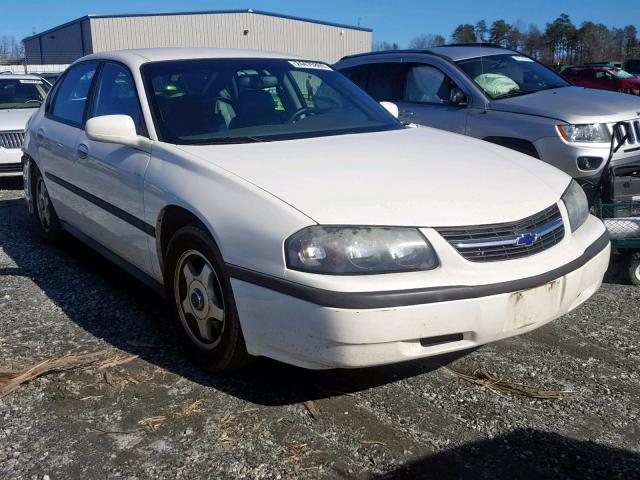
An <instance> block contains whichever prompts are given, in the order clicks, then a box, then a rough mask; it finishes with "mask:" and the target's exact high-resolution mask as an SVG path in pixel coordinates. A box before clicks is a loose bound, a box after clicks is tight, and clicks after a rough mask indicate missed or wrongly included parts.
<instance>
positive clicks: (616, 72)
mask: <svg viewBox="0 0 640 480" xmlns="http://www.w3.org/2000/svg"><path fill="white" fill-rule="evenodd" d="M609 71H610V72H611V73H613V74H614V75H615V76H616V77H618V78H635V77H634V76H633V75H631V74H630V73H629V72H625V71H624V70H622V69H621V68H620V69H616V70H609Z"/></svg>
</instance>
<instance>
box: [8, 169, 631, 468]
mask: <svg viewBox="0 0 640 480" xmlns="http://www.w3.org/2000/svg"><path fill="white" fill-rule="evenodd" d="M19 188H20V185H19V184H18V182H7V181H4V182H0V371H2V370H12V369H18V368H22V367H26V366H30V365H33V364H35V363H37V362H39V361H40V360H43V359H47V358H57V357H60V356H62V355H64V354H65V353H66V352H72V353H90V352H99V351H105V350H107V351H108V352H109V353H110V354H113V355H118V356H119V358H128V357H130V356H136V358H134V359H133V360H132V361H129V362H128V363H124V364H121V365H117V366H112V367H109V368H106V369H99V368H98V365H92V366H89V367H86V368H80V369H75V370H72V371H67V372H64V373H54V374H51V375H48V376H45V377H42V378H39V379H37V380H35V381H33V382H31V383H28V384H24V385H22V386H20V387H19V388H18V389H17V390H16V391H14V392H13V393H11V394H9V395H7V396H5V397H3V398H0V478H2V479H51V480H53V479H69V478H127V479H134V478H189V479H200V478H202V479H204V478H250V479H261V478H264V479H289V478H314V479H315V478H326V479H334V478H353V479H365V478H366V479H390V478H411V479H413V478H429V479H432V478H433V479H446V478H456V479H457V478H463V479H466V478H468V479H495V478H524V479H539V478H545V479H549V478H553V479H556V478H557V479H564V478H575V479H591V478H607V479H612V478H615V479H631V478H640V424H639V419H640V415H639V412H640V374H639V369H638V367H639V365H640V328H639V327H640V318H639V317H640V288H634V287H631V286H628V285H625V284H624V282H623V281H622V280H618V275H616V273H615V271H613V272H612V273H611V274H610V275H608V277H607V283H605V285H603V287H602V289H601V290H600V291H599V292H598V293H597V294H596V295H595V296H594V297H593V298H592V299H591V300H589V301H588V302H587V303H586V304H585V305H583V306H582V307H580V308H579V309H577V310H576V311H574V312H572V313H571V314H569V315H566V316H565V317H563V318H561V319H559V320H557V321H555V322H552V323H551V324H549V325H547V326H545V327H543V328H541V329H539V330H537V331H535V332H533V333H530V334H527V335H523V336H520V337H516V338H512V339H508V340H505V341H501V342H498V343H496V344H493V345H488V346H485V347H483V348H480V349H478V350H475V351H471V352H464V353H461V354H459V355H456V356H454V357H447V358H436V359H431V360H425V361H417V362H412V363H407V364H402V365H394V366H387V367H382V368H372V369H366V370H357V371H329V372H310V371H306V370H302V369H298V368H294V367H290V366H286V365H283V364H280V363H277V362H274V361H269V360H266V359H263V360H259V361H257V362H256V363H255V364H254V365H253V366H252V367H250V368H249V369H247V370H245V371H243V372H240V373H237V374H234V375H231V376H226V377H222V376H211V375H207V374H204V373H202V372H200V371H199V370H197V369H196V368H194V367H193V366H192V365H190V364H189V363H188V362H186V361H185V360H184V358H183V355H182V354H181V351H180V349H179V348H178V347H177V346H176V344H175V342H174V339H173V336H172V334H171V331H170V328H169V327H168V326H167V322H166V321H165V320H166V319H165V314H164V307H163V303H162V299H160V298H159V297H157V296H155V295H154V294H152V293H150V292H149V291H147V290H145V289H144V288H143V287H141V286H140V285H139V284H137V283H136V282H135V281H134V280H131V279H130V278H129V277H127V275H126V274H124V273H123V272H121V271H120V270H118V269H117V268H116V267H114V266H112V265H111V264H110V263H109V262H107V261H106V260H103V259H102V258H101V257H100V256H98V255H97V254H96V253H94V252H93V251H91V250H90V249H88V248H86V247H84V246H83V245H82V244H80V243H79V242H77V241H75V240H73V239H71V238H70V239H68V240H67V241H66V244H65V245H64V246H63V247H61V248H53V247H49V246H47V245H45V244H44V243H42V241H40V240H39V239H38V237H37V235H36V233H35V229H34V227H33V225H32V224H31V223H30V220H29V219H28V218H27V216H26V207H25V204H24V200H23V199H22V193H21V192H20V190H19ZM476 369H483V370H485V371H488V372H492V373H493V374H495V375H496V376H497V377H499V378H501V379H504V380H507V381H510V382H520V383H526V384H529V385H533V386H536V387H540V388H544V389H554V390H569V391H572V392H574V394H575V399H572V400H556V401H540V400H534V399H531V398H521V397H515V396H511V395H508V394H498V393H495V392H493V391H491V390H488V389H486V388H482V387H479V386H477V385H474V384H471V383H468V382H465V381H464V380H461V379H460V378H458V377H456V376H455V375H454V374H453V373H452V370H456V371H460V372H465V373H471V372H473V371H474V370H476Z"/></svg>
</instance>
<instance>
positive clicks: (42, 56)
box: [24, 20, 91, 64]
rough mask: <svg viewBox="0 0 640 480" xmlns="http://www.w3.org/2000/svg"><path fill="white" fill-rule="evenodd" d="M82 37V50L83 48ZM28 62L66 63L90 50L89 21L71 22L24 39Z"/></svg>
mask: <svg viewBox="0 0 640 480" xmlns="http://www.w3.org/2000/svg"><path fill="white" fill-rule="evenodd" d="M83 38H84V50H83ZM24 46H25V56H26V58H27V63H29V64H39V63H44V64H66V63H71V62H73V61H74V60H75V59H77V58H79V57H82V56H83V55H86V54H87V53H90V52H91V31H90V27H89V21H88V20H84V21H82V22H77V23H73V24H70V25H67V26H64V27H62V28H58V29H56V30H54V31H51V32H48V33H46V34H44V35H39V36H37V37H33V38H30V39H28V40H26V41H25V44H24Z"/></svg>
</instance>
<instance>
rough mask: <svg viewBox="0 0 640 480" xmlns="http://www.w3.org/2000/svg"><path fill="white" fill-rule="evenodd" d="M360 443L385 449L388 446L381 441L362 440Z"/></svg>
mask: <svg viewBox="0 0 640 480" xmlns="http://www.w3.org/2000/svg"><path fill="white" fill-rule="evenodd" d="M359 442H360V444H362V445H382V446H383V447H386V446H387V444H386V443H384V442H381V441H380V440H365V439H362V440H360V441H359Z"/></svg>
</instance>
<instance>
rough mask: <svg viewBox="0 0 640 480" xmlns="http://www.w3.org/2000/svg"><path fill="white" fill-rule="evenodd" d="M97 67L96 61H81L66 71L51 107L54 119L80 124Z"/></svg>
mask: <svg viewBox="0 0 640 480" xmlns="http://www.w3.org/2000/svg"><path fill="white" fill-rule="evenodd" d="M97 67H98V64H97V63H81V64H79V65H76V66H74V67H71V69H70V70H69V71H68V72H67V74H66V75H65V77H64V80H63V81H62V83H61V85H60V87H59V88H58V91H57V92H56V97H55V99H54V101H53V105H52V107H51V115H53V117H54V118H55V119H56V120H60V121H62V122H64V123H69V124H71V125H75V126H80V125H82V122H83V120H84V111H85V107H86V104H87V97H88V95H89V92H90V90H91V83H92V82H93V77H94V75H95V73H96V69H97Z"/></svg>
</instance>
